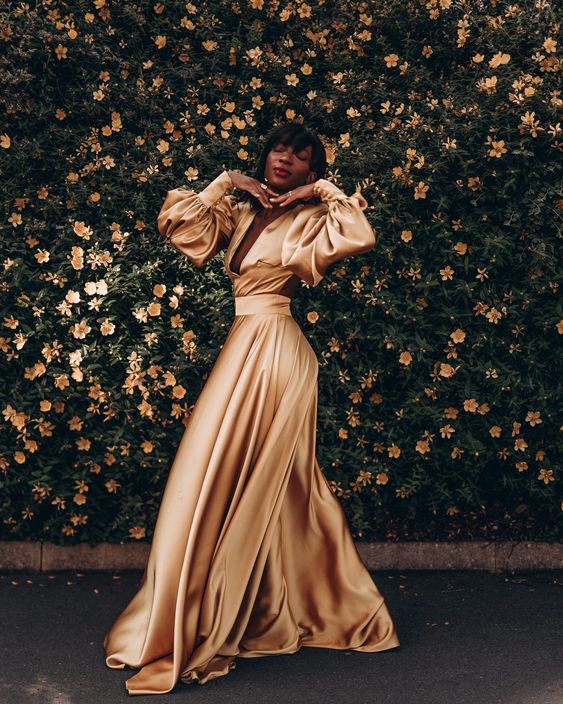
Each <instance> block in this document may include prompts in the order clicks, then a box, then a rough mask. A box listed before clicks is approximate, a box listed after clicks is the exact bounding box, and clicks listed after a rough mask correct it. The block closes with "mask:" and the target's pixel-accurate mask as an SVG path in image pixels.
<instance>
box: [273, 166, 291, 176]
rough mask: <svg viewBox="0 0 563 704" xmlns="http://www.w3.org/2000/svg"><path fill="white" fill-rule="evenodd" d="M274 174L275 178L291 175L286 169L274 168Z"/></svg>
mask: <svg viewBox="0 0 563 704" xmlns="http://www.w3.org/2000/svg"><path fill="white" fill-rule="evenodd" d="M274 173H275V174H276V175H277V176H290V175H291V172H290V171H288V170H287V169H282V168H281V167H276V168H275V169H274Z"/></svg>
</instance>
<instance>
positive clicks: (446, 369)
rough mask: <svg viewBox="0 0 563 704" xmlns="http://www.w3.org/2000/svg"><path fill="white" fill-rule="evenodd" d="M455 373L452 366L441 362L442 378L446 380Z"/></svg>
mask: <svg viewBox="0 0 563 704" xmlns="http://www.w3.org/2000/svg"><path fill="white" fill-rule="evenodd" d="M454 373H455V369H454V368H453V367H452V365H451V364H444V362H440V376H445V377H446V378H448V377H450V376H453V374H454Z"/></svg>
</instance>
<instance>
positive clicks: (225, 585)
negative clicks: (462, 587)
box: [104, 175, 400, 694]
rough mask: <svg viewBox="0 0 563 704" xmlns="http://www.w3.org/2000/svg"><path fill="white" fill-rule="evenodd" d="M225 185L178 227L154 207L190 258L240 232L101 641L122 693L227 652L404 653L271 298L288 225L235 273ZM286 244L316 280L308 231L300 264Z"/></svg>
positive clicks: (205, 672) (195, 201) (242, 219)
mask: <svg viewBox="0 0 563 704" xmlns="http://www.w3.org/2000/svg"><path fill="white" fill-rule="evenodd" d="M227 186H228V184H227V182H226V179H225V176H224V175H221V176H220V177H218V179H216V182H214V183H213V184H211V185H210V186H209V187H208V189H210V190H207V192H206V193H205V192H204V193H203V198H201V199H200V198H199V196H197V194H193V193H192V194H190V193H189V192H186V195H185V196H184V198H185V201H187V204H186V202H184V205H182V206H181V205H180V202H179V201H176V202H175V205H174V207H175V208H176V211H175V213H176V214H175V216H174V217H173V218H171V217H170V207H169V206H167V205H166V203H165V207H164V206H163V211H162V212H161V216H160V218H159V223H160V225H161V228H162V229H161V232H162V233H163V234H166V235H167V236H169V235H170V232H173V233H175V234H176V244H179V243H180V242H182V244H181V247H182V248H184V253H187V252H195V253H196V255H194V256H195V258H196V259H197V261H198V262H200V263H201V262H205V261H208V260H209V258H210V257H212V256H214V254H215V253H216V252H217V251H218V248H220V247H221V246H222V245H221V240H223V239H224V238H225V236H226V235H225V233H228V228H229V227H234V228H235V233H234V234H233V233H230V236H229V237H227V239H228V242H229V245H228V247H227V252H226V255H225V265H226V269H227V273H228V274H229V276H230V278H231V280H232V281H233V288H234V291H235V297H234V314H235V315H234V319H233V322H232V325H231V327H230V328H229V331H228V333H227V336H226V339H225V342H224V344H223V347H222V349H221V351H220V353H219V355H218V357H217V359H216V361H215V364H214V366H213V368H212V370H211V373H210V375H209V377H208V378H207V381H206V383H205V385H204V387H203V390H202V392H201V394H200V396H199V398H198V399H197V402H196V404H195V406H194V408H193V410H192V413H191V415H190V418H189V422H188V424H187V427H186V430H185V432H184V434H183V436H182V438H181V441H180V443H179V446H178V448H177V451H176V454H175V457H174V460H173V463H172V466H171V469H170V473H169V476H168V479H167V483H166V486H165V489H164V492H163V496H162V501H161V505H160V509H159V513H158V517H157V521H156V525H155V530H154V535H153V539H152V544H151V548H150V553H149V557H148V562H147V566H146V568H145V571H144V574H143V577H142V580H141V584H140V586H139V589H138V591H137V593H136V594H135V595H134V597H133V598H132V599H131V601H130V602H129V604H128V605H127V607H126V608H125V609H124V610H123V611H122V613H121V614H120V615H119V617H118V618H117V620H116V621H115V622H114V624H113V625H112V627H111V629H110V630H109V631H108V633H107V634H106V636H105V638H104V650H105V655H106V664H107V665H108V667H111V668H117V669H122V668H124V667H130V668H135V669H139V672H137V673H136V674H134V675H133V676H132V677H130V678H129V679H128V680H127V681H126V688H127V691H128V692H129V694H164V693H167V692H170V691H171V690H172V689H173V688H174V686H175V685H176V684H177V682H178V681H179V680H181V681H183V682H185V683H193V682H197V683H199V684H205V683H206V682H208V681H209V680H211V679H214V678H217V677H220V676H223V675H226V674H227V673H228V672H229V670H230V669H232V668H233V667H235V665H236V658H237V657H259V656H267V655H276V654H282V653H295V652H296V651H298V650H299V649H300V648H301V647H303V646H314V647H322V648H337V649H353V650H359V651H366V652H375V651H382V650H387V649H390V648H395V647H397V646H399V645H400V643H399V639H398V636H397V633H396V629H395V626H394V623H393V620H392V618H391V615H390V613H389V611H388V608H387V605H386V603H385V601H384V598H383V595H382V594H381V593H380V592H379V590H378V589H377V587H376V585H375V583H374V582H373V580H372V578H371V576H370V574H369V572H368V571H367V569H366V568H365V566H364V564H363V563H362V561H361V558H360V556H359V554H358V552H357V549H356V547H355V544H354V541H353V539H352V535H351V533H350V530H349V528H348V525H347V522H346V518H345V514H344V511H343V509H342V507H341V505H340V503H339V501H338V500H337V498H336V497H335V496H334V494H333V493H332V491H331V490H330V486H329V484H328V482H327V480H326V478H325V476H324V474H323V472H322V470H321V468H320V466H319V464H318V462H317V460H316V418H317V398H318V396H317V376H318V361H317V358H316V355H315V353H314V351H313V349H312V347H311V346H310V344H309V342H308V341H307V338H306V337H305V336H304V335H303V333H302V331H301V329H300V327H299V325H298V324H297V322H296V321H295V319H294V318H293V316H292V314H291V307H290V303H291V299H289V298H288V297H287V296H283V295H280V294H279V293H276V292H275V290H276V289H277V290H279V287H281V285H283V282H284V281H285V280H286V278H287V276H290V275H291V271H290V270H289V269H287V268H286V267H284V265H283V264H282V263H281V257H282V251H281V250H282V246H283V242H284V239H285V241H286V243H288V242H289V241H290V240H288V239H286V238H287V234H288V232H291V230H292V228H294V227H295V219H292V218H291V217H288V218H281V219H280V222H279V223H277V225H276V228H275V229H272V230H270V231H269V232H267V233H266V232H263V233H261V235H260V237H259V239H258V241H260V240H261V241H260V244H259V246H258V247H256V248H255V249H254V252H253V251H252V250H250V251H249V252H248V254H247V256H246V257H245V260H244V261H243V263H242V264H241V269H240V272H241V273H240V275H235V274H234V273H233V272H232V271H231V270H230V268H229V266H228V263H229V256H230V254H231V252H232V249H233V245H234V246H236V241H237V239H238V238H239V237H240V236H241V232H242V230H243V229H244V226H245V223H246V215H247V214H245V213H244V212H242V213H238V215H237V217H235V216H234V215H233V213H232V210H231V203H230V202H229V204H227V203H226V202H225V193H226V190H227ZM324 193H325V194H327V193H328V195H330V196H331V197H332V198H333V197H334V191H330V189H327V190H325V191H324ZM339 193H342V192H340V191H339ZM342 195H343V196H344V198H340V197H338V198H334V199H333V201H332V202H333V203H343V201H344V203H343V207H344V208H345V211H346V215H345V217H344V218H343V219H342V221H341V224H342V223H343V224H344V226H345V230H346V236H345V237H344V236H341V234H338V230H339V227H340V226H339V225H338V222H337V220H335V219H334V218H337V214H336V211H333V212H332V216H331V217H332V220H331V221H330V222H329V223H328V225H330V230H324V231H323V229H322V228H323V224H322V223H320V222H316V223H315V225H314V227H315V228H316V232H317V236H320V237H323V236H326V237H328V238H331V240H330V241H331V242H332V245H331V246H333V245H336V246H337V245H338V243H340V244H341V245H342V246H343V249H342V250H340V254H341V258H342V257H344V256H346V254H345V253H350V248H352V249H354V247H356V248H357V250H358V251H359V250H360V249H361V248H362V247H364V248H365V247H366V246H367V241H368V238H367V236H366V228H365V223H364V222H363V221H361V220H360V222H359V223H358V229H357V230H355V229H354V217H353V215H352V214H353V213H356V214H357V212H358V211H357V210H355V207H356V206H350V203H349V202H348V201H347V200H345V199H346V198H347V197H346V196H345V195H344V194H342ZM351 198H352V197H351ZM353 200H355V201H356V203H357V202H359V201H358V199H357V198H353ZM215 203H219V204H220V207H219V211H220V213H219V214H217V212H216V210H215V209H214V207H213V205H214V204H215ZM188 211H189V212H191V215H189V214H186V213H187V212H188ZM327 212H328V211H327ZM325 214H326V213H325ZM293 217H294V218H297V217H299V215H294V216H293ZM179 221H181V226H178V227H177V223H178V222H179ZM310 232H311V230H309V234H310ZM323 232H324V235H323ZM340 232H341V233H342V230H340ZM354 232H357V233H359V234H358V236H357V239H356V240H354ZM295 237H297V234H296V231H295V230H294V232H293V239H291V242H292V244H291V248H289V245H288V249H287V252H288V256H290V258H292V259H293V261H294V262H295V261H297V259H299V262H300V264H299V267H300V268H303V267H304V266H306V265H307V264H306V263H307V262H309V263H310V264H309V265H310V267H311V268H310V269H309V273H310V277H311V281H313V280H314V279H315V277H316V276H317V275H320V274H318V272H320V271H322V270H323V267H324V265H325V263H326V259H323V258H322V257H321V259H319V258H318V254H319V251H320V249H319V246H318V245H317V246H316V247H315V244H314V241H313V240H312V239H311V237H309V239H307V241H306V242H305V243H304V249H303V251H302V257H301V258H299V257H297V256H296V254H297V249H296V248H295V247H294V244H295ZM262 238H264V239H262ZM258 241H257V243H255V244H258ZM374 241H375V238H374V236H373V242H374ZM350 243H352V244H350ZM322 251H323V252H325V253H326V252H328V251H329V250H328V249H327V247H326V246H325V248H324V249H323V250H322ZM331 251H332V259H333V261H334V260H335V258H336V257H337V254H336V253H335V252H334V249H332V250H331ZM247 259H248V260H249V261H248V262H247Z"/></svg>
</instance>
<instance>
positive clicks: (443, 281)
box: [0, 0, 563, 543]
mask: <svg viewBox="0 0 563 704" xmlns="http://www.w3.org/2000/svg"><path fill="white" fill-rule="evenodd" d="M558 30H559V25H558V24H557V21H556V13H555V10H554V7H553V5H552V4H551V3H550V2H547V1H545V0H538V1H537V2H534V3H532V2H518V1H515V2H504V1H502V2H500V1H499V2H451V1H450V0H441V1H439V2H438V1H437V0H427V1H425V2H421V1H417V0H397V1H396V2H386V1H385V0H374V1H372V2H359V1H354V0H353V1H351V2H350V1H348V0H347V1H346V2H342V1H341V0H327V1H325V2H323V0H317V2H315V3H310V4H308V3H307V2H303V1H302V0H296V1H295V2H292V3H287V4H285V3H282V2H279V1H277V0H248V1H247V2H244V1H243V2H237V1H236V0H234V1H233V2H227V1H226V0H219V1H218V0H215V1H214V0H210V1H209V2H193V3H191V2H186V3H184V2H166V3H164V2H154V3H150V2H146V1H145V0H138V2H127V1H124V2H117V1H116V2H110V1H109V0H73V2H63V1H62V0H61V1H59V0H43V1H42V2H40V1H38V2H33V3H31V2H19V3H16V2H13V3H11V2H8V3H4V4H3V6H2V9H0V46H1V48H2V51H1V52H0V80H1V84H2V91H1V92H0V106H1V111H2V126H1V127H0V175H1V178H2V192H3V199H2V201H3V204H2V207H3V217H2V224H1V251H0V263H1V265H2V281H1V284H0V372H1V375H2V380H3V383H2V386H1V388H0V408H1V410H2V415H1V421H2V424H1V425H0V483H1V487H2V494H1V499H0V525H1V527H2V530H1V533H0V537H3V538H5V539H16V538H18V539H21V538H41V539H46V540H51V541H54V542H60V543H72V542H79V541H90V542H92V543H94V542H99V541H104V540H108V541H120V540H124V539H133V540H139V539H143V538H147V539H148V538H150V536H151V534H152V528H153V526H154V520H155V517H156V511H157V509H158V506H159V500H160V496H161V492H162V489H163V486H164V483H165V481H166V476H167V471H168V468H169V466H170V463H171V461H172V459H173V455H174V453H175V449H176V447H177V444H178V442H179V439H180V436H181V434H182V432H183V430H184V424H185V423H186V421H187V419H188V417H189V413H190V408H191V407H193V404H194V402H195V401H196V400H197V397H198V394H199V392H200V390H201V388H202V386H203V384H204V382H205V378H206V374H207V373H208V372H209V370H210V368H211V366H212V364H213V360H214V359H215V357H216V355H217V354H218V352H219V349H220V346H221V343H222V340H223V339H224V337H225V335H226V332H227V330H228V326H229V325H230V322H231V320H232V317H233V303H232V294H231V290H230V283H229V279H228V277H227V275H226V273H225V271H224V270H223V265H222V256H221V255H220V256H217V257H216V259H214V260H213V261H212V262H210V263H209V264H208V265H207V266H206V267H205V268H204V269H196V268H195V267H194V266H193V265H192V264H191V263H190V262H189V261H187V260H186V259H185V258H183V257H182V256H181V255H179V253H178V252H177V251H175V250H174V249H173V248H172V247H169V246H167V245H166V244H165V242H164V241H163V239H162V237H161V236H160V235H159V233H158V231H157V229H156V215H157V213H158V211H159V209H160V206H161V203H162V201H163V198H164V195H165V193H166V191H167V190H168V189H170V188H173V187H176V186H178V185H187V186H188V187H191V188H194V189H195V190H200V189H202V188H203V187H204V186H205V184H207V183H208V182H209V181H210V180H212V179H213V178H214V177H215V176H217V175H218V174H219V173H220V171H222V170H223V169H224V168H230V169H238V170H240V171H242V172H244V173H247V172H248V173H251V172H252V170H253V164H254V160H255V158H256V156H257V154H258V153H259V151H260V145H261V140H262V139H263V137H264V135H265V134H266V133H267V132H268V131H269V130H270V129H271V128H272V127H273V126H274V125H277V124H279V123H281V122H285V121H287V120H298V121H305V123H306V124H308V125H310V126H311V127H313V128H314V129H316V130H317V131H318V132H319V133H320V135H321V137H322V139H323V142H324V143H325V145H326V147H327V152H328V157H329V165H330V166H329V172H328V173H327V174H326V178H328V179H330V180H332V181H334V182H335V183H336V184H337V185H339V186H340V187H341V188H343V189H344V190H345V191H346V192H348V193H351V192H352V191H353V190H354V188H355V187H356V186H357V187H359V188H361V190H362V192H363V194H364V195H365V197H366V199H367V200H368V202H369V203H370V207H369V209H368V210H367V211H366V215H367V216H368V218H369V219H370V222H371V223H372V224H373V226H374V229H375V230H376V232H377V235H378V245H377V247H376V249H375V250H373V251H372V252H370V253H369V254H367V255H364V256H362V257H353V258H350V259H348V260H345V261H343V262H341V263H339V265H335V266H334V267H333V268H332V269H331V270H330V271H329V272H328V273H327V275H326V277H325V279H324V281H323V282H322V283H321V284H320V285H319V286H318V287H317V288H314V289H311V288H307V287H306V286H305V285H303V286H302V288H301V290H300V292H299V293H298V295H297V297H296V299H295V301H294V302H293V304H292V309H293V311H294V316H295V317H296V319H297V320H298V322H299V323H300V324H301V325H302V328H303V331H304V333H305V334H306V335H307V337H308V339H309V340H310V341H311V344H312V345H313V346H314V348H315V350H316V351H317V353H318V358H319V361H320V363H321V373H320V377H319V384H320V389H319V391H320V396H319V416H318V420H319V432H318V448H317V454H318V458H319V461H320V463H321V466H322V468H323V470H324V472H325V474H326V476H327V478H328V479H329V480H330V482H331V486H332V488H333V490H334V491H335V493H336V495H337V496H338V497H340V500H341V501H342V504H343V507H344V509H345V511H346V513H347V515H348V517H349V519H350V522H351V525H352V528H353V530H354V533H355V535H356V536H366V537H371V536H376V537H380V538H388V539H398V538H401V539H409V538H430V539H432V538H446V537H447V538H456V537H462V538H470V537H483V536H485V537H492V538H494V537H496V536H498V537H526V538H542V539H560V537H561V523H562V522H561V511H562V509H563V497H562V493H561V471H562V468H561V457H560V454H559V455H558V454H557V443H558V441H559V440H558V437H559V433H560V427H559V423H560V422H561V421H560V419H558V418H557V400H558V399H559V400H560V398H561V366H560V364H559V359H560V357H559V356H558V342H559V341H560V339H561V338H560V335H561V334H562V333H563V321H562V318H563V314H562V311H561V303H560V301H561V296H560V285H561V269H560V266H559V259H558V258H559V252H558V241H559V239H560V235H561V210H562V206H563V200H562V197H561V192H560V190H559V186H560V174H561V171H560V164H561V151H562V129H561V123H560V121H559V120H560V118H559V117H558V115H560V110H561V106H562V102H563V99H562V96H561V90H560V81H559V79H560V75H561V59H560V46H559V45H558V42H557V41H556V38H557V34H558Z"/></svg>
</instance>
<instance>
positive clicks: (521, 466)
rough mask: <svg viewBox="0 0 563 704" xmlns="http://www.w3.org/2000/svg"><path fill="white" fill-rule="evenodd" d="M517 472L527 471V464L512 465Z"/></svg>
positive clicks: (517, 463)
mask: <svg viewBox="0 0 563 704" xmlns="http://www.w3.org/2000/svg"><path fill="white" fill-rule="evenodd" d="M514 466H515V467H516V469H517V470H518V471H519V472H525V471H526V470H527V469H528V463H527V462H516V464H515V465H514Z"/></svg>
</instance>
